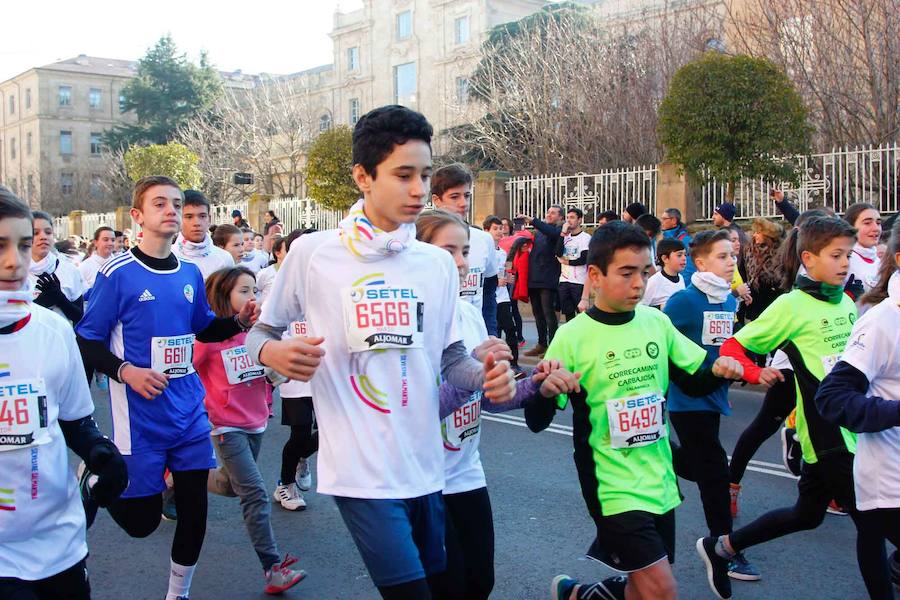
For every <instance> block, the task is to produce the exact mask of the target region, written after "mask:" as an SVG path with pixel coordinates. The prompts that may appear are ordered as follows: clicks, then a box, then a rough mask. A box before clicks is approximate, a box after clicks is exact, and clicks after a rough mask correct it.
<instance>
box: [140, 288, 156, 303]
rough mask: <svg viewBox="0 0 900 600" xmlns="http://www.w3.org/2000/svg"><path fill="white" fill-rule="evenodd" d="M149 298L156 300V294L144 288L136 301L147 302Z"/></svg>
mask: <svg viewBox="0 0 900 600" xmlns="http://www.w3.org/2000/svg"><path fill="white" fill-rule="evenodd" d="M150 300H156V296H154V295H153V294H151V293H150V290H144V293H143V294H141V295H140V296H138V302H149V301H150Z"/></svg>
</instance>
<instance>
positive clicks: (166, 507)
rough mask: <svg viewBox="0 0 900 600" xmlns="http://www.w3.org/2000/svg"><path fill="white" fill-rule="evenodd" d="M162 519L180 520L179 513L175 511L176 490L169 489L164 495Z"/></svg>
mask: <svg viewBox="0 0 900 600" xmlns="http://www.w3.org/2000/svg"><path fill="white" fill-rule="evenodd" d="M162 518H163V519H165V520H166V521H177V520H178V511H177V510H176V509H175V488H167V489H166V491H164V492H163V494H162Z"/></svg>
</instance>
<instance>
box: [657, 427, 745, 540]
mask: <svg viewBox="0 0 900 600" xmlns="http://www.w3.org/2000/svg"><path fill="white" fill-rule="evenodd" d="M721 417H722V415H721V414H719V413H717V412H712V411H690V412H670V413H669V418H670V420H671V422H672V427H674V428H675V432H676V433H677V434H678V441H679V442H680V443H681V447H680V448H673V450H674V454H673V456H672V462H673V464H674V466H675V473H676V474H677V475H678V476H679V477H683V478H684V479H687V480H689V481H694V482H696V483H697V487H698V488H699V489H700V501H701V503H702V504H703V514H704V515H705V516H706V526H707V527H709V534H710V535H714V536H720V535H725V534H726V533H731V525H732V523H731V496H730V494H729V491H728V488H729V486H728V483H729V481H728V479H729V472H728V456H727V455H726V454H725V449H724V448H723V447H722V443H721V442H720V441H719V421H720V419H721Z"/></svg>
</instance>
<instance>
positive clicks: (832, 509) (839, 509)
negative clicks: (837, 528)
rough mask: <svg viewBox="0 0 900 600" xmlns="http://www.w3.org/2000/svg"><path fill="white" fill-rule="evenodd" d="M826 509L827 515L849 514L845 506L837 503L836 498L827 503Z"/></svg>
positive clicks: (843, 515)
mask: <svg viewBox="0 0 900 600" xmlns="http://www.w3.org/2000/svg"><path fill="white" fill-rule="evenodd" d="M827 511H828V514H829V515H837V516H839V517H846V516H847V515H849V514H850V513H849V512H848V511H847V509H846V508H844V507H843V506H841V505H840V504H838V502H837V500H832V501H831V502H829V503H828V509H827Z"/></svg>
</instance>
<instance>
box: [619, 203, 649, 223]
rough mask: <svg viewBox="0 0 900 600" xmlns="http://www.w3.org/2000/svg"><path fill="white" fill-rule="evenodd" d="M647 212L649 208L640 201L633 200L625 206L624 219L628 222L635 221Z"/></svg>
mask: <svg viewBox="0 0 900 600" xmlns="http://www.w3.org/2000/svg"><path fill="white" fill-rule="evenodd" d="M645 214H647V208H646V207H645V206H644V205H643V204H641V203H640V202H632V203H631V204H629V205H628V206H626V207H625V212H623V213H622V220H623V221H625V222H626V223H634V222H635V221H637V220H638V218H639V217H640V216H641V215H645Z"/></svg>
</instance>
